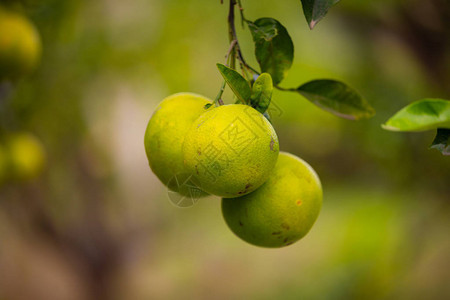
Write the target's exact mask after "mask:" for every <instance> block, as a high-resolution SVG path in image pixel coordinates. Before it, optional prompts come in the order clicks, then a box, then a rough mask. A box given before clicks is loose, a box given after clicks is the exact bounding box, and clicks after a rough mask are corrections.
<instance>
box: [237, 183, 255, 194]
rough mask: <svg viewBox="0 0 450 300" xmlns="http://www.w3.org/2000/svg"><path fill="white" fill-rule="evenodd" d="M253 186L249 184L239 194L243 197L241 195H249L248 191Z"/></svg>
mask: <svg viewBox="0 0 450 300" xmlns="http://www.w3.org/2000/svg"><path fill="white" fill-rule="evenodd" d="M251 186H252V185H251V184H250V183H247V185H246V186H245V188H244V189H243V190H242V191H240V192H238V194H239V195H241V194H245V193H247V191H248V189H249V188H250V187H251Z"/></svg>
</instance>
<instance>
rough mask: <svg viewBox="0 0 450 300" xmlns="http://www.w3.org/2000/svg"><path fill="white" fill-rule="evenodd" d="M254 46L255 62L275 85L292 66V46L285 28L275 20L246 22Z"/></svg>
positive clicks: (262, 19)
mask: <svg viewBox="0 0 450 300" xmlns="http://www.w3.org/2000/svg"><path fill="white" fill-rule="evenodd" d="M248 28H249V29H250V32H251V33H252V36H253V42H254V44H255V56H256V60H257V61H258V63H259V66H260V67H261V72H266V73H269V74H270V75H271V76H272V80H273V83H274V84H275V85H277V84H278V83H280V82H281V81H282V80H283V79H284V77H286V74H287V71H288V70H289V69H290V68H291V66H292V61H293V60H294V44H293V43H292V40H291V37H290V36H289V34H288V32H287V30H286V28H284V26H283V25H281V24H280V22H278V21H277V20H275V19H272V18H261V19H258V20H256V21H255V22H248Z"/></svg>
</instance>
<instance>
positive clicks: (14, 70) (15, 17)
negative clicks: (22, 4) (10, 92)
mask: <svg viewBox="0 0 450 300" xmlns="http://www.w3.org/2000/svg"><path fill="white" fill-rule="evenodd" d="M40 55H41V40H40V38H39V34H38V32H37V30H36V28H35V27H34V26H33V24H31V23H30V21H29V20H28V19H27V18H25V17H24V16H22V15H19V14H16V13H13V12H9V11H5V10H3V9H1V8H0V79H5V78H9V79H16V78H17V77H20V76H22V75H26V74H28V73H30V72H31V71H33V70H34V68H35V67H36V66H37V64H38V62H39V59H40Z"/></svg>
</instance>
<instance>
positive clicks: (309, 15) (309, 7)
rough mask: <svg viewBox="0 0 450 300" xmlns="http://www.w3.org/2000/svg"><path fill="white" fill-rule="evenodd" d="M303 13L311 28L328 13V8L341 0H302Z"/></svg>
mask: <svg viewBox="0 0 450 300" xmlns="http://www.w3.org/2000/svg"><path fill="white" fill-rule="evenodd" d="M301 1H302V6H303V14H304V15H305V18H306V21H308V25H309V28H310V29H313V28H314V26H316V24H317V23H318V22H319V21H320V20H321V19H322V18H323V17H324V16H325V15H326V14H327V12H328V9H329V8H330V7H332V6H333V5H335V4H336V3H338V2H339V0H301Z"/></svg>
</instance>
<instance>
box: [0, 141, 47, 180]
mask: <svg viewBox="0 0 450 300" xmlns="http://www.w3.org/2000/svg"><path fill="white" fill-rule="evenodd" d="M6 148H7V152H8V160H9V161H8V164H9V171H10V172H11V178H12V179H14V180H19V181H23V180H29V179H33V178H36V177H37V176H39V175H40V174H41V172H42V170H43V168H44V166H45V161H46V155H45V151H44V147H43V146H42V144H41V142H40V141H39V140H38V139H37V138H36V137H35V136H33V135H31V134H29V133H15V134H13V135H11V136H9V137H8V139H7V141H6Z"/></svg>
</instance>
